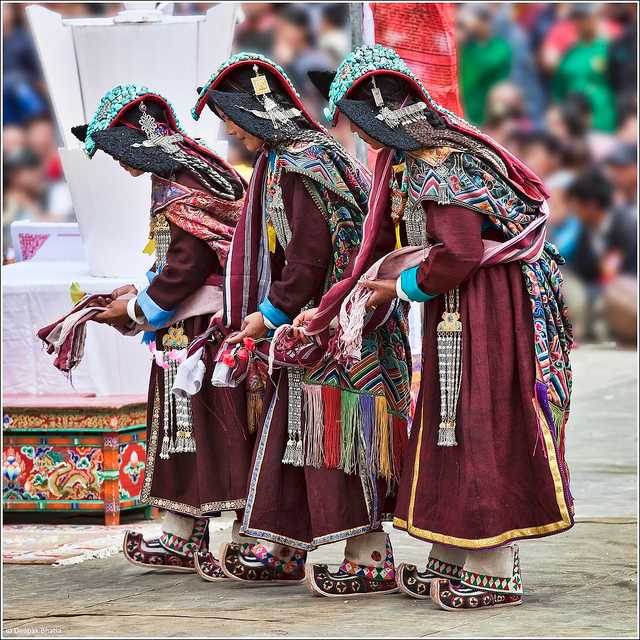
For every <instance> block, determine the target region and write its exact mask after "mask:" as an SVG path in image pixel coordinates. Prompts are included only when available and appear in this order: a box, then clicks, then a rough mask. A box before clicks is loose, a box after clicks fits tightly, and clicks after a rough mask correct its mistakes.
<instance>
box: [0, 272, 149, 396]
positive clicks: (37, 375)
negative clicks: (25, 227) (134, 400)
mask: <svg viewBox="0 0 640 640" xmlns="http://www.w3.org/2000/svg"><path fill="white" fill-rule="evenodd" d="M74 281H75V282H78V283H79V284H80V287H81V288H82V290H83V291H85V292H87V293H108V292H110V291H112V290H113V289H115V288H116V287H118V286H120V285H123V284H127V282H123V281H121V280H118V279H114V278H96V277H93V276H91V275H89V267H88V265H87V264H86V263H84V262H31V261H28V262H19V263H16V264H11V265H5V266H3V267H2V284H3V301H2V302H3V304H2V329H3V337H2V365H3V370H4V378H3V393H33V394H37V393H73V392H78V393H95V394H96V395H120V394H141V393H142V394H145V393H146V392H147V385H148V380H149V368H150V362H151V360H150V354H149V350H148V348H147V347H145V346H144V345H142V344H141V343H140V337H139V336H136V337H126V336H123V335H121V334H119V333H118V332H117V331H115V330H114V329H112V328H111V327H107V326H104V325H99V324H98V323H95V322H90V323H89V324H88V325H87V327H88V328H87V342H86V349H85V354H84V358H83V360H82V362H81V363H80V365H79V366H78V367H77V368H76V369H75V370H74V371H73V377H72V380H73V386H72V385H71V383H70V382H69V380H68V379H67V377H66V376H65V375H64V374H63V373H61V372H60V371H58V370H57V369H56V368H55V367H54V366H53V364H52V362H53V357H52V356H49V355H47V353H46V351H45V350H44V349H43V348H42V343H41V342H40V340H38V338H37V337H36V335H35V334H36V331H37V330H38V329H40V328H41V327H43V326H45V325H47V324H49V323H50V322H53V321H54V320H57V319H58V318H59V317H60V316H62V315H64V314H65V313H66V312H68V311H69V309H70V308H71V304H72V303H71V298H70V296H69V287H70V285H71V282H74Z"/></svg>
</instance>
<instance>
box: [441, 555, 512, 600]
mask: <svg viewBox="0 0 640 640" xmlns="http://www.w3.org/2000/svg"><path fill="white" fill-rule="evenodd" d="M431 599H432V600H433V602H434V603H435V604H436V605H437V606H439V607H440V608H441V609H445V610H446V611H461V610H463V609H485V608H487V607H512V606H515V605H519V604H522V578H521V576H520V559H519V552H518V547H517V545H510V546H507V547H501V548H499V549H492V550H490V551H475V552H469V554H468V555H467V561H466V562H465V565H464V568H463V570H462V574H461V577H460V580H459V581H458V580H442V579H437V580H433V581H432V582H431Z"/></svg>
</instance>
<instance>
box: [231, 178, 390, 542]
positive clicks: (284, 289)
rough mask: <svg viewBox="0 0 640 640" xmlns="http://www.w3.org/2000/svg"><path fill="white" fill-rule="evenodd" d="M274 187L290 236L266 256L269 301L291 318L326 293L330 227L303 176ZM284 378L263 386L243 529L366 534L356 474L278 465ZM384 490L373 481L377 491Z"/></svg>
mask: <svg viewBox="0 0 640 640" xmlns="http://www.w3.org/2000/svg"><path fill="white" fill-rule="evenodd" d="M280 184H281V188H282V195H283V202H284V209H285V213H286V215H287V219H288V221H289V226H290V228H291V232H292V238H291V241H290V242H289V244H288V245H287V248H286V250H284V251H283V250H282V248H281V247H280V246H279V245H278V246H277V250H276V252H275V253H274V254H272V256H271V269H272V273H271V278H272V282H271V288H270V291H269V294H268V298H269V300H270V302H271V303H272V304H273V305H274V306H275V307H277V308H279V309H281V310H282V311H284V312H285V313H286V314H287V315H288V316H289V317H290V318H292V319H293V318H295V316H297V315H298V313H300V311H301V310H302V308H303V307H305V306H306V305H307V304H308V303H309V302H313V303H314V304H317V303H318V302H319V300H320V298H321V296H322V294H323V293H324V287H325V280H326V275H327V270H328V267H329V264H330V261H331V259H332V246H331V237H330V233H329V227H328V224H327V222H326V221H325V219H324V218H323V216H322V213H321V212H320V210H319V209H318V207H317V206H316V204H315V202H314V201H313V199H312V198H311V196H310V195H309V192H308V191H307V189H306V187H305V186H304V184H303V182H302V179H301V177H300V176H298V175H296V174H293V173H288V172H285V173H283V176H282V178H281V182H280ZM287 382H288V381H287V371H286V370H274V374H273V377H272V381H269V382H268V383H267V389H266V394H265V399H264V414H263V416H262V419H261V421H260V428H259V430H258V434H257V441H256V449H255V452H254V456H253V462H252V466H253V469H252V472H251V478H250V481H249V488H248V496H247V507H246V509H245V515H244V522H243V531H245V532H246V533H247V534H249V535H252V536H256V537H258V538H262V539H266V540H270V541H273V542H280V543H282V544H288V545H290V546H293V547H297V548H300V549H312V548H314V547H315V546H317V545H321V544H327V543H330V542H335V541H337V540H342V539H345V538H348V537H351V536H353V535H357V534H359V533H365V532H366V531H368V530H370V527H371V525H370V515H369V512H368V510H367V504H366V499H365V495H364V491H363V487H362V480H361V479H360V477H359V476H358V475H356V474H352V475H347V474H345V473H344V471H342V470H341V469H328V468H325V467H322V468H320V469H316V468H314V467H310V466H304V467H296V466H292V465H290V464H283V463H282V457H283V454H284V450H285V445H286V443H287V440H288V431H287V426H288V412H289V394H288V384H287ZM276 393H277V399H276V400H275V402H274V403H273V408H272V412H270V411H269V407H270V405H271V404H272V399H273V398H274V394H276ZM385 491H386V487H385V484H384V482H383V481H379V487H378V492H379V495H382V496H384V495H385ZM387 511H389V508H387Z"/></svg>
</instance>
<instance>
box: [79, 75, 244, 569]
mask: <svg viewBox="0 0 640 640" xmlns="http://www.w3.org/2000/svg"><path fill="white" fill-rule="evenodd" d="M73 131H74V134H75V135H76V136H77V137H78V138H80V139H81V140H82V141H83V142H84V145H85V149H86V150H87V152H88V154H89V155H90V157H91V156H92V155H93V153H95V150H96V149H100V150H102V151H104V152H105V153H107V154H109V155H110V156H111V157H113V158H114V159H115V160H117V161H119V162H120V164H121V165H122V166H123V168H124V169H125V170H126V171H128V172H129V173H130V174H131V175H132V176H140V175H142V174H143V173H151V184H152V197H151V220H150V236H149V237H150V244H149V245H148V249H145V251H148V252H154V253H155V257H156V261H155V264H154V266H153V268H152V270H150V271H149V272H148V273H147V279H148V286H146V287H144V288H141V289H140V290H138V288H136V287H135V286H134V285H127V286H124V287H121V288H119V289H116V290H115V291H114V292H113V293H112V294H111V296H110V299H109V300H107V301H105V304H107V309H106V311H104V312H102V313H101V314H100V315H98V316H97V317H96V319H97V320H98V321H101V322H105V323H108V324H112V325H114V326H117V327H119V328H121V329H125V328H126V329H128V330H131V329H132V328H137V329H138V330H139V331H144V337H143V341H144V342H146V343H147V344H148V345H149V348H150V350H151V352H152V354H153V362H152V365H151V378H150V382H149V405H148V407H149V409H148V424H147V460H146V467H145V480H144V486H143V491H142V500H143V501H145V502H146V503H148V504H151V505H154V506H156V507H159V508H161V509H163V510H165V511H166V514H165V517H164V520H163V533H162V535H161V536H160V538H158V539H153V540H144V539H143V538H142V535H141V534H139V533H134V532H128V533H127V534H126V536H125V540H124V553H125V557H126V558H127V559H128V560H129V561H130V562H132V563H133V564H136V565H141V566H151V567H156V568H172V569H179V570H186V571H196V570H198V571H199V573H200V574H201V575H202V577H204V578H206V579H222V578H224V575H223V574H222V572H221V571H220V569H219V564H218V562H217V560H216V559H215V558H214V557H213V555H212V554H211V553H209V551H208V548H207V546H206V540H207V523H208V518H207V517H206V516H212V515H218V514H219V512H221V511H236V512H238V513H239V514H241V513H242V509H243V508H244V506H245V496H246V478H247V473H248V469H249V461H250V456H251V451H252V446H253V436H252V435H251V434H250V433H249V432H248V430H247V411H246V396H245V392H244V388H243V387H238V388H237V389H219V388H216V387H213V386H211V382H210V380H211V373H212V370H213V354H215V352H216V350H217V347H216V346H215V344H216V340H219V339H220V338H221V337H222V334H221V333H220V332H218V333H216V332H215V331H213V332H212V331H211V330H210V331H209V332H208V335H209V339H207V340H201V341H200V342H199V343H198V344H199V346H200V347H201V349H200V350H199V351H198V353H197V356H198V358H197V359H193V360H192V361H193V362H196V366H195V367H189V366H188V365H189V362H186V363H184V361H185V360H186V357H187V353H188V349H187V347H189V346H190V345H191V343H192V342H193V339H194V338H196V337H198V336H200V335H201V334H203V333H204V332H205V331H207V329H208V328H209V327H210V324H211V319H212V317H213V316H214V315H220V313H221V311H222V291H221V284H222V273H223V266H224V263H225V261H226V258H227V255H228V251H229V245H230V240H231V236H232V233H233V228H234V226H235V224H236V222H237V220H238V216H239V213H240V210H241V208H242V199H243V196H244V188H245V183H244V181H243V180H242V178H241V177H240V176H239V175H238V174H237V173H236V172H235V171H234V169H233V168H232V167H231V166H230V165H228V164H227V163H226V162H224V161H223V160H222V159H221V158H219V157H217V156H216V155H214V154H213V153H212V152H211V151H209V150H208V149H206V148H204V147H202V146H201V145H200V144H198V143H197V142H195V141H194V140H192V139H190V138H188V137H187V136H186V135H185V134H184V133H182V130H181V128H180V124H179V123H178V121H177V119H176V117H175V114H174V113H173V109H172V107H171V105H170V103H169V102H167V101H166V100H165V99H164V98H163V97H162V96H159V95H158V94H155V93H153V92H150V91H148V90H147V89H145V88H142V87H137V86H136V85H127V86H119V87H115V88H114V89H112V90H111V91H110V92H109V93H108V94H107V95H105V97H104V98H103V99H102V101H101V103H100V105H99V107H98V110H97V112H96V115H95V116H94V118H93V119H92V120H91V122H90V123H89V124H88V125H86V126H82V127H74V129H73ZM181 363H184V364H185V366H184V367H179V365H181ZM179 370H180V371H181V372H182V374H181V375H179V374H178V371H179ZM237 533H238V523H236V526H235V530H234V539H236V538H235V536H237Z"/></svg>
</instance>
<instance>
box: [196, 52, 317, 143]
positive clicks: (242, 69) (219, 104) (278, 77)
mask: <svg viewBox="0 0 640 640" xmlns="http://www.w3.org/2000/svg"><path fill="white" fill-rule="evenodd" d="M205 105H208V106H209V108H210V109H211V110H212V111H213V112H214V113H216V115H219V112H222V113H224V114H225V116H227V117H228V118H229V119H230V120H232V121H233V122H235V123H236V124H237V125H238V126H239V127H241V128H242V129H244V130H245V131H248V132H249V133H250V134H252V135H254V136H256V137H257V138H260V139H261V140H265V141H267V142H276V143H277V142H283V141H286V140H288V139H291V138H292V137H295V133H296V132H298V131H301V130H304V129H307V130H309V129H310V130H316V131H321V130H322V129H323V128H322V126H321V125H320V124H319V123H318V122H316V121H315V120H314V118H313V116H312V115H311V114H310V113H309V112H308V111H307V109H306V107H305V106H304V104H303V103H302V100H301V99H300V96H299V94H298V92H297V91H296V89H295V87H294V86H293V83H292V82H291V80H290V79H289V77H288V76H287V74H286V72H285V71H284V69H282V67H280V66H279V65H278V64H276V63H275V62H273V61H272V60H270V59H269V58H266V57H265V56H262V55H260V54H257V53H240V54H237V55H234V56H231V58H229V59H228V60H226V61H225V62H224V63H223V64H222V65H221V66H220V67H219V68H218V69H217V70H216V72H215V73H214V74H213V75H212V76H211V78H210V79H209V81H208V82H207V84H206V85H205V86H204V87H199V88H198V100H197V102H196V104H195V106H194V108H193V109H192V115H193V117H194V118H195V119H196V120H197V119H198V118H199V117H200V114H201V113H202V110H203V109H204V106H205Z"/></svg>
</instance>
